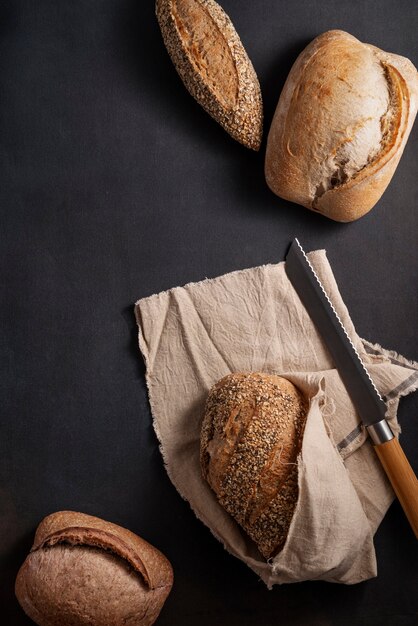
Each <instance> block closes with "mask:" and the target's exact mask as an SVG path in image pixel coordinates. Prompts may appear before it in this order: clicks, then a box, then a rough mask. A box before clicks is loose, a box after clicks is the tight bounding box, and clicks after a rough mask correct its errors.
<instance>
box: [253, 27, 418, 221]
mask: <svg viewBox="0 0 418 626" xmlns="http://www.w3.org/2000/svg"><path fill="white" fill-rule="evenodd" d="M417 94H418V78H417V72H416V69H415V68H414V66H413V65H412V63H411V62H410V61H408V59H404V58H402V57H399V56H397V55H393V54H388V53H385V52H383V51H382V50H379V49H378V48H375V47H373V46H370V45H367V44H363V43H361V42H360V41H358V40H357V39H356V38H355V37H352V36H351V35H349V34H348V33H345V32H343V31H329V32H327V33H324V34H322V35H320V36H319V37H317V38H316V39H314V41H312V42H311V43H310V44H309V46H308V47H307V48H306V49H305V50H304V51H303V52H302V53H301V54H300V55H299V57H298V59H297V60H296V62H295V64H294V66H293V67H292V69H291V71H290V74H289V76H288V79H287V81H286V84H285V86H284V88H283V91H282V94H281V96H280V99H279V103H278V105H277V109H276V112H275V115H274V118H273V122H272V125H271V128H270V131H269V136H268V139H267V151H266V162H265V174H266V180H267V183H268V185H269V187H270V188H271V189H272V191H274V193H276V194H277V195H279V196H281V197H283V198H285V199H287V200H291V201H293V202H297V203H298V204H301V205H303V206H305V207H307V208H309V209H311V210H314V211H318V212H320V213H322V214H324V215H326V216H327V217H330V218H331V219H334V220H336V221H342V222H348V221H352V220H355V219H358V218H359V217H361V216H362V215H364V214H365V213H367V212H368V211H369V210H370V209H371V208H372V207H373V206H374V204H375V203H376V202H377V201H378V200H379V198H380V197H381V195H382V194H383V192H384V190H385V189H386V187H387V185H388V184H389V182H390V180H391V178H392V176H393V174H394V172H395V169H396V167H397V165H398V162H399V160H400V157H401V155H402V151H403V149H404V146H405V143H406V141H407V138H408V135H409V132H410V130H411V127H412V124H413V122H414V119H415V115H416V110H417Z"/></svg>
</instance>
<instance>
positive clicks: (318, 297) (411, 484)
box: [285, 239, 418, 538]
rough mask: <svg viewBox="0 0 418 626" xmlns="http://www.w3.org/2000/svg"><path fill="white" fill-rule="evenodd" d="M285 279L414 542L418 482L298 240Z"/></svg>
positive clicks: (417, 524) (417, 526)
mask: <svg viewBox="0 0 418 626" xmlns="http://www.w3.org/2000/svg"><path fill="white" fill-rule="evenodd" d="M285 267H286V273H287V276H288V278H289V280H290V282H291V283H292V285H293V287H294V288H295V290H296V292H297V294H298V295H299V298H300V300H301V301H302V303H303V305H304V306H305V308H306V310H307V312H308V314H309V316H310V318H311V319H312V321H313V322H314V324H315V326H316V328H317V330H318V332H319V334H320V335H321V337H322V339H323V341H324V343H325V345H326V346H327V348H328V351H329V353H330V355H331V358H332V360H333V362H334V364H335V366H336V368H337V370H338V372H339V374H340V376H341V379H342V381H343V383H344V385H345V387H346V389H347V392H348V394H349V396H350V397H351V400H352V401H353V404H354V406H355V407H356V410H357V413H358V415H359V417H360V419H361V421H362V422H363V424H364V426H365V427H366V429H367V431H368V433H369V435H370V438H371V440H372V443H373V445H374V447H375V450H376V452H377V455H378V457H379V459H380V461H381V463H382V465H383V468H384V469H385V471H386V474H387V476H388V478H389V480H390V481H391V483H392V486H393V488H394V491H395V493H396V495H397V496H398V498H399V501H400V503H401V505H402V507H403V509H404V511H405V514H406V516H407V518H408V520H409V522H410V524H411V526H412V528H413V530H414V532H415V536H416V537H417V538H418V481H417V478H416V476H415V474H414V472H413V470H412V468H411V466H410V464H409V463H408V460H407V458H406V456H405V454H404V452H403V450H402V448H401V447H400V445H399V442H398V440H397V439H396V437H394V435H393V433H392V431H391V429H390V426H389V424H388V423H387V421H386V419H385V415H386V404H385V402H384V400H383V398H382V397H381V395H380V393H379V391H378V389H377V388H376V385H375V384H374V382H373V380H372V378H371V376H370V374H369V372H368V371H367V369H366V367H365V365H364V363H363V361H362V360H361V357H360V355H359V353H358V351H357V349H356V348H355V346H354V344H353V342H352V340H351V339H350V337H349V335H348V333H347V331H346V329H345V328H344V324H343V323H342V321H341V319H340V317H339V315H338V313H337V311H336V309H335V307H334V305H333V304H332V301H331V299H330V298H329V296H328V294H327V292H326V290H325V288H324V286H323V285H322V283H321V281H320V279H319V277H318V275H317V274H316V272H315V270H314V268H313V266H312V264H311V262H310V260H309V258H308V257H307V255H306V253H305V251H304V250H303V248H302V246H301V244H300V242H299V241H298V239H295V240H294V241H293V242H292V244H291V246H290V248H289V251H288V254H287V256H286V265H285Z"/></svg>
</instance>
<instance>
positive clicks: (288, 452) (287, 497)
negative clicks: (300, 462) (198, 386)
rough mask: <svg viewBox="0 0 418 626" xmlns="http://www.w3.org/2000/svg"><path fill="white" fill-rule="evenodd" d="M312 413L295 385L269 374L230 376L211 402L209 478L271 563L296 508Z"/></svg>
mask: <svg viewBox="0 0 418 626" xmlns="http://www.w3.org/2000/svg"><path fill="white" fill-rule="evenodd" d="M306 411H307V405H306V402H305V400H304V398H303V396H302V395H301V393H300V392H299V390H298V389H296V387H295V386H294V385H293V384H292V383H291V382H289V381H288V380H286V379H284V378H282V377H279V376H275V375H270V374H264V373H235V374H230V375H228V376H226V377H225V378H223V379H222V380H220V381H219V382H218V383H216V385H215V386H214V387H213V388H212V389H211V391H210V393H209V396H208V399H207V402H206V408H205V414H204V418H203V422H202V431H201V448H200V460H201V467H202V473H203V477H204V478H205V479H206V480H207V481H208V483H209V485H210V486H211V487H212V489H213V491H214V492H215V494H216V496H217V499H218V501H219V503H220V504H221V505H222V506H223V508H224V509H225V510H226V511H227V512H228V513H229V514H230V515H231V516H232V517H233V518H234V519H235V520H236V521H237V522H238V524H240V526H241V527H242V528H243V529H244V530H245V531H246V533H247V534H248V535H249V536H250V537H251V539H253V541H254V542H255V543H256V544H257V546H258V549H259V551H260V552H261V554H262V555H263V556H264V557H265V558H266V559H268V558H269V557H271V556H274V555H275V554H277V552H278V551H279V550H280V549H281V548H282V547H283V545H284V543H285V541H286V537H287V533H288V530H289V526H290V523H291V520H292V517H293V512H294V508H295V506H296V502H297V498H298V470H297V455H298V452H299V450H300V445H301V438H302V433H303V428H304V424H305V419H306Z"/></svg>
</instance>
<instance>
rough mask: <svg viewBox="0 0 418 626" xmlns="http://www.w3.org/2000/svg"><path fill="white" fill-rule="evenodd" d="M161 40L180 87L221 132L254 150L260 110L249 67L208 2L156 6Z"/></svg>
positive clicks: (167, 1) (229, 27)
mask: <svg viewBox="0 0 418 626" xmlns="http://www.w3.org/2000/svg"><path fill="white" fill-rule="evenodd" d="M156 14H157V19H158V23H159V25H160V28H161V34H162V36H163V40H164V43H165V46H166V48H167V50H168V53H169V55H170V57H171V60H172V61H173V64H174V66H175V68H176V70H177V72H178V73H179V75H180V77H181V79H182V81H183V83H184V85H185V87H186V88H187V89H188V91H189V92H190V94H191V95H192V96H193V97H194V98H195V99H196V100H197V101H198V102H199V104H200V105H201V106H202V107H203V108H204V109H205V110H206V111H207V112H208V113H209V115H211V116H212V117H213V118H214V119H215V120H216V121H217V122H218V123H219V124H220V125H221V126H222V127H223V128H224V129H225V130H226V131H227V133H229V134H230V135H231V137H233V138H234V139H236V140H237V141H239V142H240V143H242V144H243V145H244V146H246V147H247V148H252V149H253V150H258V149H259V148H260V144H261V137H262V133H263V104H262V98H261V90H260V85H259V82H258V78H257V75H256V73H255V70H254V67H253V65H252V63H251V61H250V59H249V58H248V55H247V53H246V52H245V49H244V46H243V45H242V43H241V40H240V38H239V36H238V33H237V32H236V30H235V28H234V26H233V24H232V22H231V20H230V19H229V17H228V15H227V14H226V13H225V11H224V10H223V9H222V8H221V7H220V6H219V4H217V2H215V1H214V0H156Z"/></svg>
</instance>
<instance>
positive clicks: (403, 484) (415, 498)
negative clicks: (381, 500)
mask: <svg viewBox="0 0 418 626" xmlns="http://www.w3.org/2000/svg"><path fill="white" fill-rule="evenodd" d="M374 449H375V450H376V453H377V456H378V457H379V459H380V462H381V463H382V465H383V468H384V470H385V472H386V474H387V476H388V478H389V480H390V482H391V483H392V487H393V490H394V491H395V493H396V495H397V497H398V500H399V502H400V503H401V506H402V508H403V510H404V511H405V515H406V517H407V518H408V521H409V523H410V524H411V526H412V530H413V531H414V533H415V537H416V538H417V539H418V480H417V477H416V476H415V474H414V470H413V469H412V467H411V466H410V464H409V462H408V459H407V458H406V456H405V453H404V451H403V450H402V448H401V446H400V443H399V441H398V440H397V439H396V437H394V438H393V439H391V440H390V441H386V442H385V443H381V444H379V445H375V446H374Z"/></svg>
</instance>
